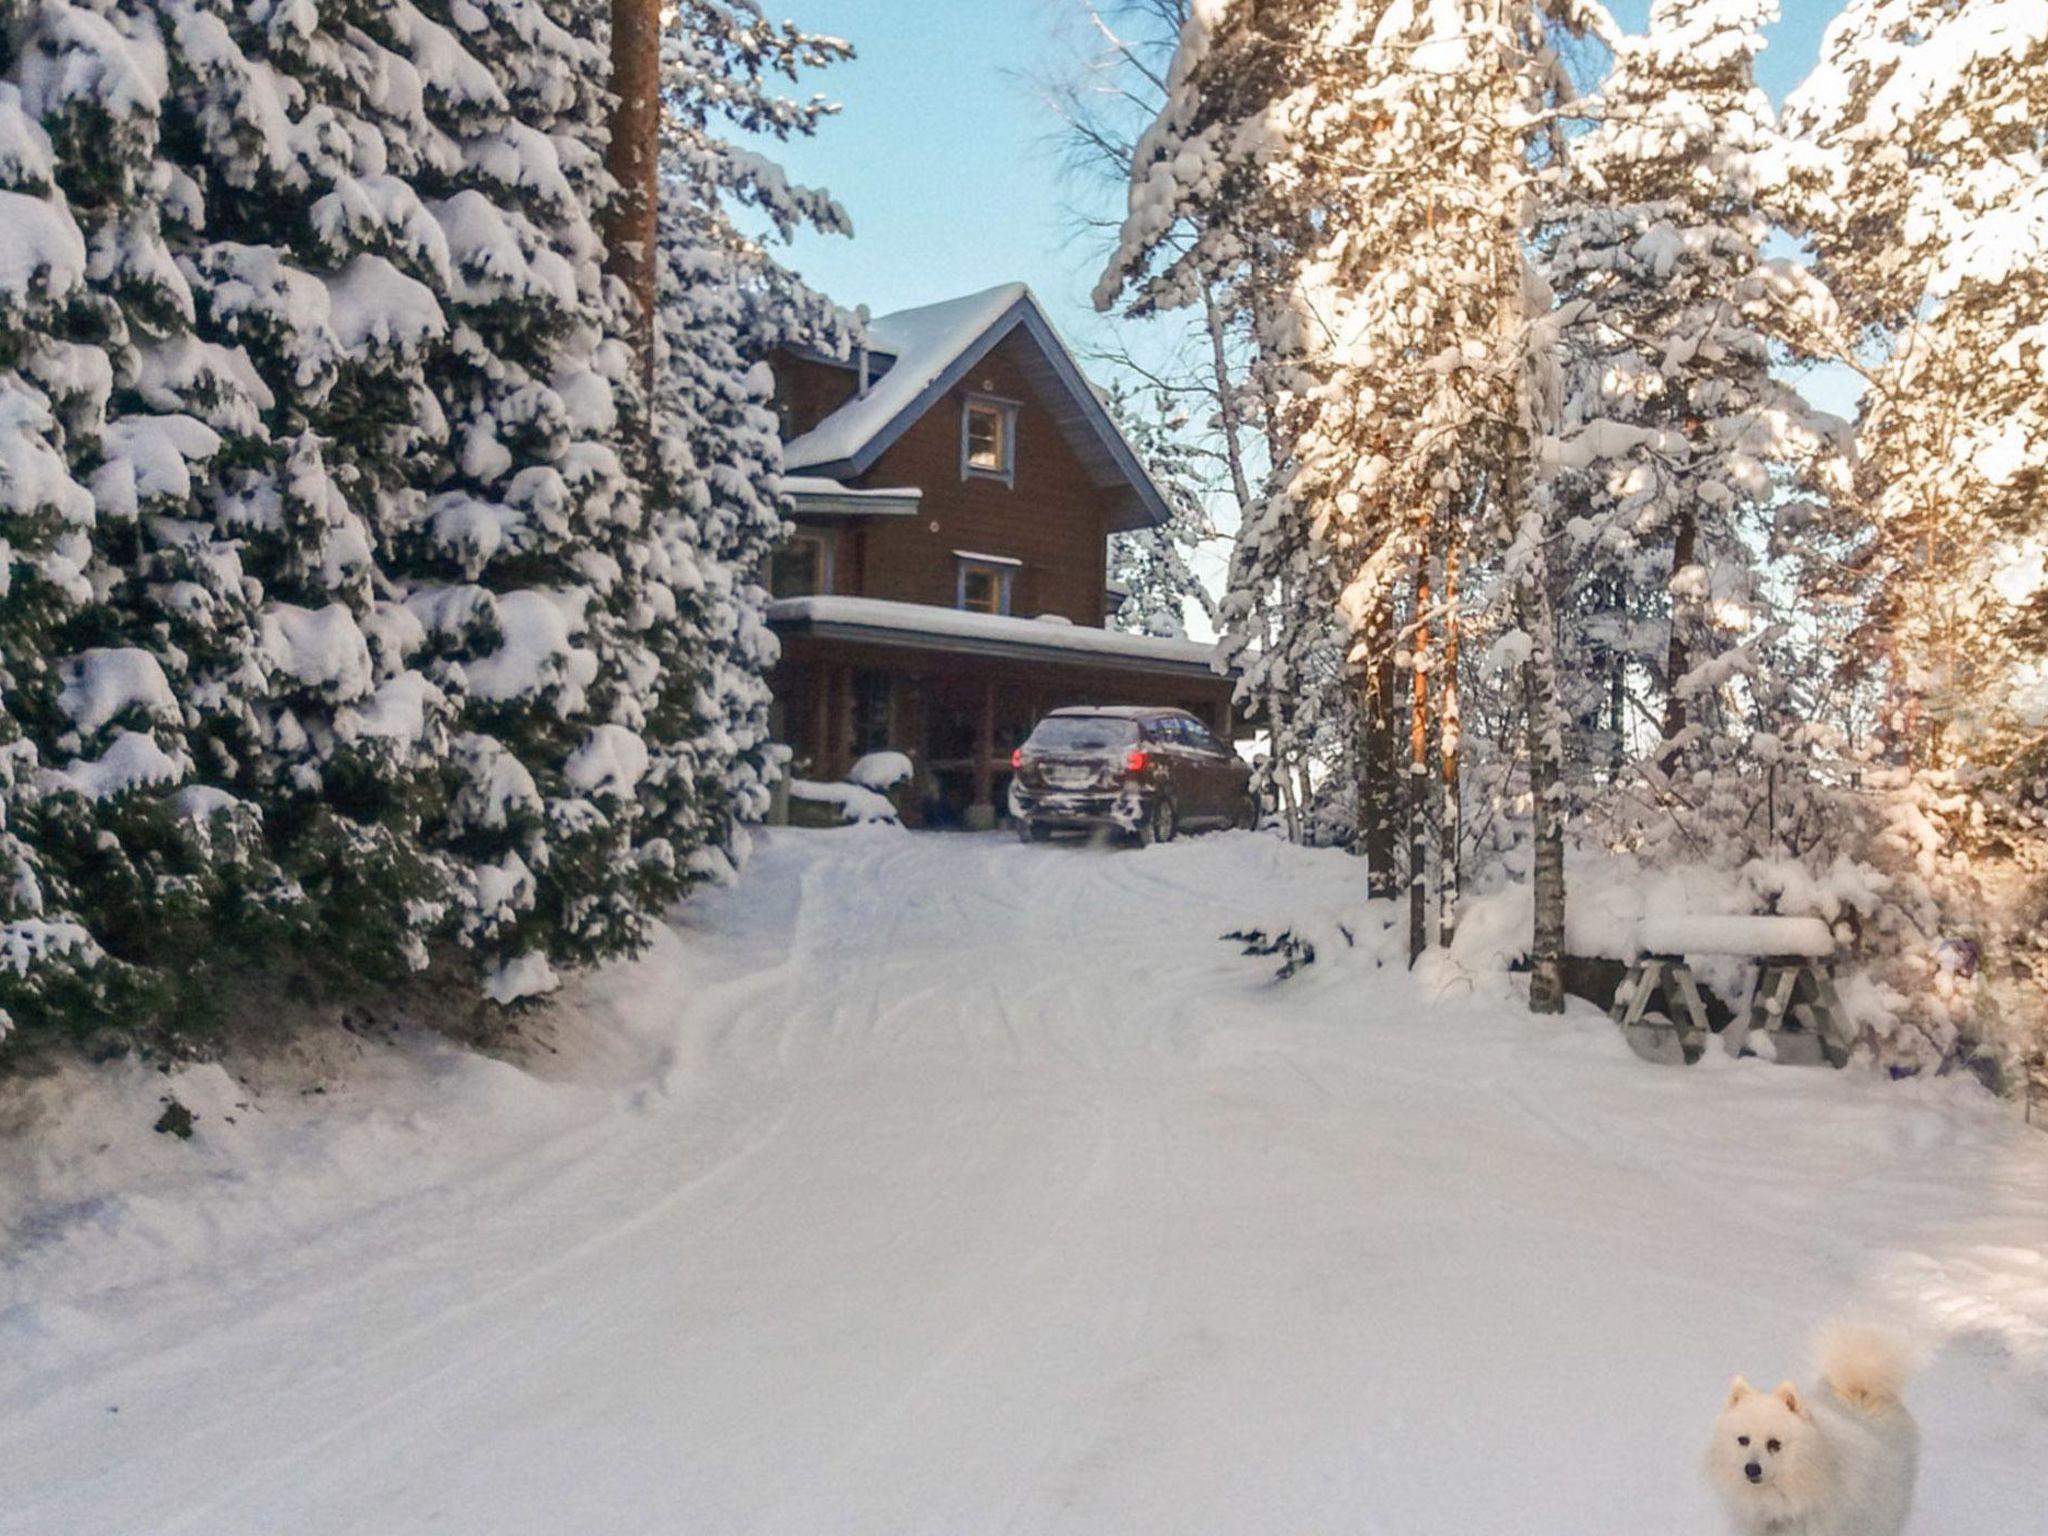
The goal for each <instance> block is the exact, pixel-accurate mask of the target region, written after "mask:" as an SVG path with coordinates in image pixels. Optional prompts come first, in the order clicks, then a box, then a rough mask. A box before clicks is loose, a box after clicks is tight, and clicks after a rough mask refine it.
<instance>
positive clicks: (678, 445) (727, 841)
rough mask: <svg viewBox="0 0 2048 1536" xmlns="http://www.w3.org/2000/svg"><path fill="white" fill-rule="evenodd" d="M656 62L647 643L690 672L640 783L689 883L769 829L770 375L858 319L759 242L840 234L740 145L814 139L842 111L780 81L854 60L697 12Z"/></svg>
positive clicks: (780, 524)
mask: <svg viewBox="0 0 2048 1536" xmlns="http://www.w3.org/2000/svg"><path fill="white" fill-rule="evenodd" d="M663 49H664V53H663V75H662V82H663V83H662V91H663V103H664V120H663V142H662V187H663V196H662V205H661V222H660V237H661V250H660V264H659V265H660V270H659V280H660V308H659V322H660V324H659V355H658V359H657V364H658V366H657V372H656V404H657V407H658V413H657V423H658V432H657V438H656V442H655V444H654V447H655V453H654V456H653V468H652V474H653V478H654V481H655V483H656V484H658V485H660V486H661V487H662V488H663V491H664V496H665V510H664V514H663V516H662V517H661V519H660V521H659V524H658V527H659V534H660V540H659V542H660V554H659V559H660V568H661V570H662V572H663V573H664V580H665V581H666V582H667V584H668V589H669V591H670V592H671V593H672V594H673V600H672V601H671V602H669V603H668V604H667V605H666V607H665V609H664V611H663V612H662V613H661V614H659V615H657V616H656V620H655V626H654V631H655V632H656V633H658V634H661V635H664V636H665V637H666V640H665V643H666V644H668V645H669V646H670V647H671V648H672V649H673V648H681V649H684V650H687V652H688V653H689V654H690V655H691V656H692V657H693V658H694V660H693V664H692V665H691V666H690V667H688V668H670V669H669V670H667V671H666V672H665V673H664V679H663V686H662V687H661V688H660V689H659V690H658V691H657V693H656V694H655V695H654V699H655V703H654V708H655V709H657V710H658V711H659V712H660V713H661V715H662V717H663V718H664V719H665V720H667V721H669V722H671V724H670V727H669V730H668V732H667V735H666V739H667V740H668V741H669V742H671V743H673V745H672V746H671V747H669V748H667V749H661V750H657V751H656V753H655V754H654V757H653V760H652V762H651V763H650V766H649V775H648V777H649V781H650V783H651V784H654V785H659V786H662V787H663V791H664V793H663V797H662V804H663V805H664V807H665V811H666V815H667V817H668V819H667V821H666V822H664V823H663V826H662V830H661V832H660V836H661V837H662V838H663V839H664V841H665V842H666V844H667V850H666V856H667V857H670V858H672V859H675V860H677V861H678V868H679V869H680V870H682V871H683V872H685V874H686V875H688V874H701V873H704V872H706V871H710V872H714V873H715V872H718V871H719V870H721V869H722V868H723V867H724V866H725V865H726V864H727V863H728V861H730V860H732V859H736V858H739V857H743V856H744V853H745V840H744V837H743V835H742V834H741V833H740V831H739V827H740V824H741V823H742V822H747V821H758V820H759V819H760V818H761V816H762V815H763V814H764V813H765V812H766V810H767V806H768V797H769V791H770V789H771V787H772V785H773V783H774V781H775V779H776V777H777V776H778V775H779V773H780V772H781V763H780V760H779V758H778V757H777V756H776V754H777V752H778V750H779V749H778V748H776V746H775V745H774V743H773V742H772V741H771V739H770V736H769V730H768V708H769V695H768V687H767V672H768V669H769V667H771V666H772V665H773V663H774V660H775V655H776V651H775V638H774V636H773V635H772V634H770V633H769V631H768V628H767V625H766V623H765V619H764V611H765V607H766V604H767V593H766V591H765V590H764V589H763V587H762V585H761V573H762V572H763V570H764V569H765V568H766V563H767V559H768V556H769V554H770V552H771V551H772V550H773V548H774V546H775V544H776V543H777V542H778V541H779V540H780V539H781V538H782V537H783V535H784V532H785V528H786V524H785V523H784V521H783V517H782V510H781V503H780V500H779V495H780V493H779V489H778V484H777V482H778V477H779V476H780V473H781V469H782V448H781V438H780V435H779V431H778V426H777V422H776V418H775V415H774V412H773V410H772V408H771V404H770V401H771V397H772V394H773V380H772V378H771V377H770V375H769V372H768V368H767V364H766V363H765V361H764V359H765V357H766V355H767V354H768V353H769V352H770V351H771V350H773V349H774V348H776V347H779V346H798V347H807V348H810V349H812V350H815V351H821V352H825V353H827V354H830V355H836V356H844V355H847V353H848V352H849V351H850V349H851V347H852V344H853V337H854V330H853V324H854V323H853V321H852V320H851V318H850V317H849V316H847V315H846V314H845V313H843V312H842V311H840V310H839V309H837V308H836V307H835V306H834V305H833V304H831V303H830V302H829V301H828V300H826V299H825V298H824V297H822V296H821V295H819V294H817V293H814V292H812V291H811V290H810V289H809V288H807V287H806V286H805V285H804V284H803V283H802V281H801V280H799V279H798V278H797V277H796V275H795V274H794V273H792V272H791V271H789V270H788V269H787V268H786V267H785V266H783V265H782V263H781V262H779V261H778V260H777V259H776V257H775V255H774V253H773V251H772V250H771V249H770V248H769V245H768V244H767V241H769V240H771V239H774V240H782V241H787V240H788V239H789V238H790V237H791V236H792V235H794V234H795V233H796V231H797V230H798V229H799V228H804V227H809V228H812V229H816V230H819V231H823V232H826V233H840V234H851V233H852V225H851V223H850V222H849V220H848V219H847V216H846V213H845V211H844V210H843V209H841V208H840V207H839V205H838V204H837V203H835V202H834V201H833V200H832V198H831V197H830V196H829V195H828V194H826V193H825V192H823V191H820V190H817V189H815V188H807V187H798V186H794V185H792V184H791V183H790V182H789V181H788V180H787V178H786V177H785V176H784V175H783V173H782V171H781V170H780V168H779V167H778V166H776V165H775V164H774V163H773V162H772V161H770V160H768V159H766V158H764V157H763V156H762V155H760V154H759V153H758V152H756V151H753V150H750V149H748V148H746V147H744V146H742V145H740V144H738V143H736V142H735V141H734V140H733V138H732V136H731V135H732V134H733V132H734V131H735V130H738V131H744V132H747V133H750V134H755V135H759V136H763V137H773V138H779V139H787V138H789V137H791V136H794V135H807V134H810V133H813V132H815V131H816V130H817V128H818V126H819V124H820V123H821V122H822V121H823V120H824V119H825V117H826V116H827V115H829V114H830V113H831V112H832V111H834V110H836V109H835V108H833V107H832V106H831V105H830V104H829V103H827V102H825V101H823V100H821V99H820V98H818V97H815V96H813V97H810V98H808V99H805V100H798V99H796V98H794V97H792V96H789V95H786V94H784V93H783V92H782V90H780V89H779V88H778V82H786V81H794V80H796V79H797V77H798V76H799V74H800V73H801V72H803V71H805V70H807V69H813V68H818V67H821V66H825V65H829V64H831V63H833V62H835V61H837V60H840V59H844V58H848V57H851V53H852V50H851V49H850V48H849V47H848V46H847V45H846V44H845V43H843V42H841V41H839V40H837V39H834V38H828V37H818V36H813V35H811V34H808V33H805V32H803V31H801V30H800V29H798V28H797V27H795V26H792V25H790V24H788V23H781V22H771V21H769V20H768V19H767V18H766V16H765V15H764V14H763V13H762V11H761V10H760V8H759V7H758V6H757V5H756V4H755V3H754V0H688V3H685V4H681V5H679V6H677V7H675V8H674V10H673V13H672V14H671V16H670V19H669V25H668V29H667V31H666V33H665V35H664V39H663ZM743 222H754V223H757V224H758V225H759V226H760V227H759V230H758V231H755V230H751V229H749V228H745V227H743Z"/></svg>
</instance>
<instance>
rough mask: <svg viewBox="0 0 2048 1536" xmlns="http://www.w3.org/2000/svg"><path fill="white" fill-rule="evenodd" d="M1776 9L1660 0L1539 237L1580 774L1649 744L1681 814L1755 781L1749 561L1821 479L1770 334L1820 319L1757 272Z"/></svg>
mask: <svg viewBox="0 0 2048 1536" xmlns="http://www.w3.org/2000/svg"><path fill="white" fill-rule="evenodd" d="M1776 13H1777V5H1776V0H1658V3H1657V4H1656V5H1655V6H1653V7H1652V9H1651V13H1650V31H1649V33H1648V34H1647V35H1644V36H1630V37H1625V38H1622V39H1621V40H1619V41H1618V43H1617V44H1616V48H1615V60H1614V66H1613V69H1612V71H1611V73H1610V74H1609V76H1608V78H1607V80H1606V82H1605V84H1604V85H1603V87H1602V89H1601V92H1600V98H1599V103H1598V111H1599V117H1600V120H1599V122H1598V123H1597V125H1596V126H1595V127H1593V128H1592V129H1591V130H1590V131H1589V132H1587V133H1585V134H1583V135H1580V136H1577V137H1575V138H1573V139H1572V140H1571V141H1570V142H1569V146H1568V151H1567V157H1566V159H1565V160H1564V161H1563V162H1561V164H1560V166H1559V174H1558V176H1557V179H1556V182H1555V189H1554V192H1553V195H1552V196H1551V197H1550V198H1549V199H1548V200H1547V206H1546V208H1545V210H1544V224H1543V227H1542V229H1541V245H1542V250H1543V255H1544V266H1545V270H1546V276H1547V277H1548V279H1549V281H1550V284H1551V286H1552V288H1553V290H1554V292H1555V295H1556V299H1557V302H1558V304H1559V306H1560V313H1559V317H1558V323H1559V325H1560V327H1561V329H1562V332H1563V340H1564V348H1565V355H1566V359H1567V373H1566V400H1565V412H1564V419H1563V421H1562V423H1561V424H1560V428H1559V434H1558V442H1557V445H1556V448H1555V456H1556V459H1557V462H1558V473H1557V475H1556V483H1555V485H1554V487H1553V493H1554V494H1555V496H1556V497H1557V499H1558V504H1559V507H1560V510H1561V512H1562V513H1563V514H1564V517H1565V522H1564V526H1563V528H1562V529H1561V530H1560V532H1561V534H1562V539H1563V546H1562V556H1563V558H1562V561H1561V564H1562V565H1563V567H1564V568H1565V569H1567V570H1568V571H1569V572H1570V579H1569V582H1568V583H1567V584H1565V591H1564V596H1563V599H1562V603H1563V610H1564V618H1565V623H1566V640H1565V658H1566V666H1565V669H1564V672H1565V677H1566V679H1567V680H1568V681H1567V687H1568V689H1569V694H1570V696H1569V699H1568V713H1569V714H1570V715H1571V716H1572V717H1573V719H1574V720H1575V722H1577V723H1578V724H1579V727H1580V728H1579V729H1578V730H1575V731H1574V733H1573V740H1574V743H1575V748H1576V750H1575V756H1576V757H1577V759H1578V761H1577V762H1576V763H1575V764H1574V765H1573V766H1574V768H1575V769H1576V770H1577V773H1576V777H1577V778H1578V779H1580V780H1581V781H1582V782H1586V781H1590V780H1591V779H1593V778H1594V777H1596V776H1597V777H1600V778H1605V779H1608V780H1612V779H1613V778H1614V777H1616V776H1617V775H1618V774H1619V773H1620V771H1621V769H1622V767H1623V765H1624V763H1625V762H1626V761H1627V760H1628V759H1629V758H1630V757H1632V756H1633V754H1632V753H1631V752H1630V750H1629V743H1630V742H1631V740H1632V739H1635V738H1640V737H1643V736H1652V737H1661V739H1660V740H1657V742H1656V745H1655V746H1654V748H1652V749H1651V750H1650V752H1649V753H1648V754H1647V759H1648V760H1647V761H1646V762H1645V763H1644V764H1643V765H1642V768H1643V771H1644V772H1645V773H1647V775H1648V776H1649V778H1650V780H1651V781H1652V789H1653V790H1654V791H1658V792H1660V793H1661V792H1662V791H1663V790H1664V788H1665V787H1666V786H1668V785H1669V784H1670V782H1671V780H1672V779H1673V777H1674V776H1675V777H1676V779H1677V780H1678V781H1679V784H1680V785H1681V786H1684V787H1681V788H1679V789H1678V791H1677V798H1676V799H1672V798H1671V797H1670V796H1669V795H1664V796H1663V798H1664V799H1665V800H1666V801H1667V803H1668V805H1676V806H1677V807H1679V813H1680V814H1681V815H1682V814H1683V810H1684V808H1685V807H1686V806H1689V805H1692V804H1694V803H1695V802H1696V800H1697V789H1698V788H1699V786H1700V785H1703V784H1704V783H1705V776H1706V775H1710V774H1713V773H1717V772H1743V773H1746V772H1750V771H1751V770H1753V769H1754V767H1755V764H1754V763H1753V762H1746V761H1745V760H1744V759H1745V756H1746V754H1747V753H1748V751H1749V748H1750V745H1751V743H1752V741H1753V739H1754V732H1755V731H1756V729H1757V728H1758V727H1759V725H1760V724H1763V722H1759V721H1758V720H1757V719H1756V717H1755V714H1754V704H1755V699H1754V697H1753V695H1750V694H1747V693H1745V692H1744V690H1743V689H1742V687H1741V686H1740V685H1741V681H1742V679H1743V677H1744V676H1745V674H1747V673H1748V672H1749V671H1750V670H1751V669H1753V667H1754V665H1755V663H1756V660H1757V657H1758V655H1759V652H1758V651H1757V649H1756V648H1755V647H1754V646H1753V645H1751V644H1750V643H1749V642H1752V641H1754V640H1755V639H1757V638H1758V637H1759V636H1760V635H1761V634H1762V632H1763V631H1764V630H1765V629H1766V628H1767V627H1768V625H1769V623H1770V622H1771V620H1770V616H1769V614H1768V612H1767V611H1766V608H1767V603H1766V594H1765V591H1764V583H1763V580H1762V578H1761V576H1760V573H1759V571H1758V569H1757V562H1758V560H1759V558H1760V557H1761V556H1762V554H1763V553H1764V552H1765V551H1766V550H1767V549H1768V548H1769V547H1770V545H1771V542H1772V540H1771V532H1772V527H1773V524H1774V522H1775V520H1776V518H1777V517H1778V515H1779V513H1780V511H1781V506H1780V503H1781V502H1783V501H1784V500H1785V499H1787V498H1788V497H1790V496H1791V495H1792V494H1793V493H1794V492H1795V491H1796V490H1797V489H1798V486H1799V482H1800V481H1801V480H1802V479H1810V478H1812V477H1813V476H1814V475H1815V474H1816V472H1817V471H1819V470H1821V469H1824V468H1826V467H1827V466H1828V464H1829V463H1830V459H1829V454H1828V446H1829V441H1830V428H1831V425H1832V424H1831V423H1830V422H1829V421H1827V420H1823V419H1821V418H1819V417H1817V416H1816V415H1815V413H1814V412H1812V411H1811V410H1810V409H1809V408H1808V407H1807V405H1806V404H1805V402H1804V401H1803V400H1802V399H1801V397H1800V396H1799V395H1798V393H1797V392H1796V391H1795V390H1793V389H1792V388H1791V387H1790V386H1789V385H1787V384H1785V383H1783V382H1781V381H1780V380H1779V379H1777V378H1775V377H1774V376H1773V373H1772V368H1773V365H1774V363H1775V362H1776V360H1777V354H1776V353H1775V352H1774V338H1775V337H1781V336H1785V335H1788V334H1810V333H1811V332H1812V331H1813V330H1814V329H1815V327H1816V325H1822V326H1824V325H1825V324H1826V323H1827V322H1828V320H1829V318H1830V315H1829V306H1828V304H1827V300H1826V295H1825V293H1824V292H1822V291H1820V290H1818V289H1817V287H1816V285H1814V284H1813V282H1812V280H1811V278H1810V277H1809V276H1808V275H1807V274H1806V273H1805V272H1804V271H1803V269H1801V268H1799V267H1797V266H1795V265H1793V264H1792V263H1789V262H1784V261H1767V260H1766V259H1765V258H1764V255H1763V247H1764V244H1765V241H1766V240H1767V239H1768V237H1769V235H1770V231H1771V225H1770V221H1769V218H1768V216H1767V214H1766V212H1765V207H1764V203H1765V199H1766V198H1767V197H1768V195H1769V194H1770V192H1771V190H1772V189H1773V188H1774V187H1777V186H1779V185H1781V183H1782V180H1783V176H1784V172H1785V163H1786V158H1787V157H1786V146H1785V144H1784V142H1783V140H1782V138H1781V136H1780V134H1779V132H1778V130H1777V128H1776V124H1775V121H1774V114H1773V112H1772V109H1771V105H1770V102H1769V100H1768V99H1767V98H1766V97H1765V96H1764V94H1763V92H1762V91H1761V90H1759V89H1758V88H1757V86H1756V83H1755V80H1754V78H1753V66H1754V63H1755V59H1756V56H1757V54H1758V53H1759V52H1760V51H1761V50H1762V48H1763V36H1762V28H1763V26H1764V24H1765V23H1766V22H1768V21H1769V20H1771V19H1772V18H1773V17H1774V16H1775V15H1776ZM1646 727H1647V729H1646ZM1696 779H1697V781H1698V783H1694V782H1693V781H1694V780H1696ZM1694 830H1695V831H1700V832H1704V829H1700V828H1695V829H1694Z"/></svg>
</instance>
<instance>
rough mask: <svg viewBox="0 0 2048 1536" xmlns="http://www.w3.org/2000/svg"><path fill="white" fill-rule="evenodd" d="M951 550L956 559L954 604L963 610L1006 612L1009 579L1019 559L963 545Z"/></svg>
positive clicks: (1008, 601) (1008, 596)
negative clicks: (971, 551) (977, 551)
mask: <svg viewBox="0 0 2048 1536" xmlns="http://www.w3.org/2000/svg"><path fill="white" fill-rule="evenodd" d="M953 553H954V557H955V558H956V559H957V560H958V561H959V562H960V571H959V577H958V584H957V586H956V587H955V589H954V606H955V607H957V608H960V609H962V610H964V611H965V612H967V613H1008V612H1009V611H1010V579H1011V577H1012V576H1014V575H1015V574H1016V570H1017V566H1018V564H1019V562H1018V561H1015V560H1012V559H1009V558H1008V557H1006V556H1003V555H977V554H972V553H970V552H968V551H967V550H964V549H960V550H955V551H954V552H953Z"/></svg>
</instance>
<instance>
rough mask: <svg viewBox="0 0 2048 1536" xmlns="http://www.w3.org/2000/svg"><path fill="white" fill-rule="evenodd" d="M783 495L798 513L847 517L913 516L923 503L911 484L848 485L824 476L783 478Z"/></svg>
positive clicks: (919, 493)
mask: <svg viewBox="0 0 2048 1536" xmlns="http://www.w3.org/2000/svg"><path fill="white" fill-rule="evenodd" d="M782 494H783V495H785V496H787V497H788V498H789V499H790V500H791V501H792V502H794V503H795V505H796V510H797V511H799V512H811V513H838V514H840V515H842V516H848V517H860V516H868V517H915V516H916V515H917V511H918V508H919V507H920V506H921V505H922V504H923V501H924V492H923V491H921V490H919V489H918V488H917V487H916V486H914V485H888V486H882V485H873V486H870V485H847V484H846V483H844V482H843V481H839V480H832V479H828V478H826V477H825V476H823V475H784V476H783V477H782Z"/></svg>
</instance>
